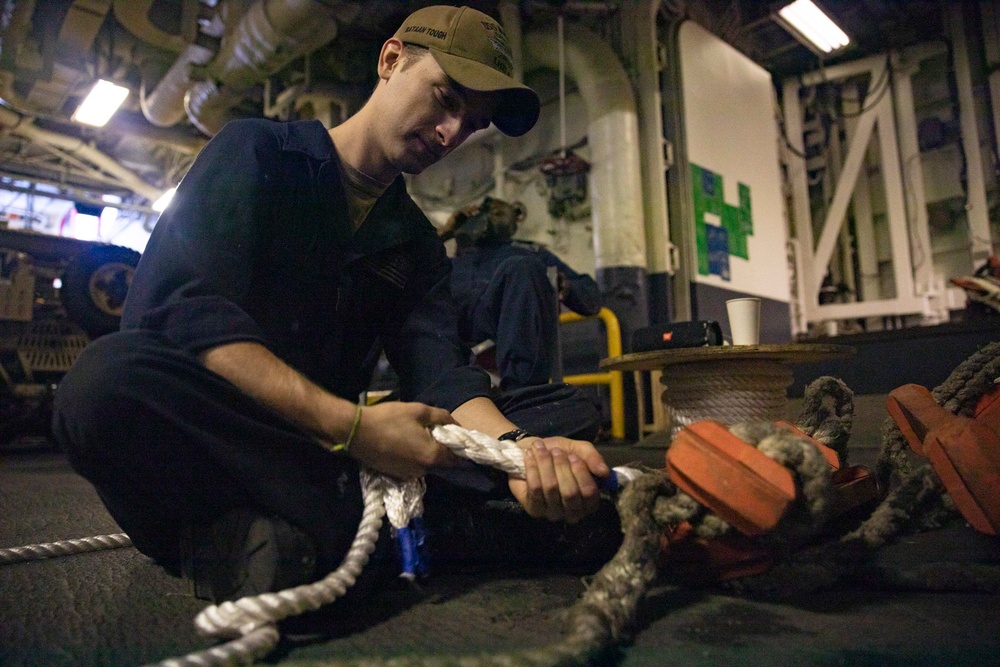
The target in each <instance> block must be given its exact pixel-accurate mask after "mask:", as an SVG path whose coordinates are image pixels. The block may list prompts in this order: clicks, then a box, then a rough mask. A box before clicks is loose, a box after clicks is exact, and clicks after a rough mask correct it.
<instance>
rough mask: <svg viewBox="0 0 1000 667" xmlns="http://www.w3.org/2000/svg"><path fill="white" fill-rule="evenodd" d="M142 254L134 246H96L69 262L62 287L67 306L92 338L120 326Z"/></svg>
mask: <svg viewBox="0 0 1000 667" xmlns="http://www.w3.org/2000/svg"><path fill="white" fill-rule="evenodd" d="M139 257H140V255H139V253H138V252H136V251H135V250H132V249H131V248H124V247H122V246H116V245H104V246H94V247H92V248H89V249H87V250H85V251H83V252H81V253H80V254H79V255H76V256H75V257H73V259H71V260H70V262H69V264H68V265H67V266H66V271H64V272H63V279H62V289H61V291H60V294H61V298H62V304H63V307H65V308H66V313H67V314H68V315H69V318H70V319H71V320H73V322H75V323H76V324H77V325H78V326H79V327H80V328H81V329H83V330H84V331H86V332H87V335H89V336H90V337H91V338H92V339H93V338H99V337H100V336H103V335H104V334H107V333H111V332H112V331H117V330H118V327H119V325H120V324H121V317H122V308H123V307H124V305H125V295H126V293H127V292H128V288H129V285H131V284H132V276H133V275H135V267H136V265H137V264H138V263H139Z"/></svg>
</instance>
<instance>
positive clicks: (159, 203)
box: [153, 187, 177, 212]
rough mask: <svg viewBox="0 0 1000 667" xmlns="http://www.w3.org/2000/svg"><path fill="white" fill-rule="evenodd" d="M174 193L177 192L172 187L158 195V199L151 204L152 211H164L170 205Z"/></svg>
mask: <svg viewBox="0 0 1000 667" xmlns="http://www.w3.org/2000/svg"><path fill="white" fill-rule="evenodd" d="M175 192H177V188H176V187H173V188H170V189H169V190H167V191H166V192H164V193H163V194H162V195H160V198H159V199H157V200H156V201H155V202H153V210H154V211H157V212H161V211H164V210H165V209H166V208H167V206H168V205H169V204H170V200H171V199H173V198H174V193H175Z"/></svg>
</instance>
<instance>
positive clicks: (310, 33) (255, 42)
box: [184, 0, 359, 135]
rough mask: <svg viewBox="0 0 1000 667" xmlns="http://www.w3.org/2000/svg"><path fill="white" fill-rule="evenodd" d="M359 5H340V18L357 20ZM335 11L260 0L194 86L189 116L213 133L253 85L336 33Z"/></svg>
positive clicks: (301, 2)
mask: <svg viewBox="0 0 1000 667" xmlns="http://www.w3.org/2000/svg"><path fill="white" fill-rule="evenodd" d="M358 11H359V8H358V7H356V6H354V7H349V6H341V12H340V18H341V19H342V20H345V19H353V17H354V16H356V15H357V12H358ZM337 26H338V20H337V16H336V13H335V11H334V10H332V9H330V8H329V7H328V6H327V5H326V4H324V3H321V2H316V1H313V0H260V1H259V2H257V3H256V4H254V5H253V6H251V7H250V8H249V9H248V10H247V12H246V13H245V14H244V15H243V17H242V18H241V19H240V20H239V21H238V22H237V24H236V26H235V27H234V28H233V29H232V30H231V31H228V32H227V33H226V35H225V36H224V37H223V39H222V45H221V46H220V47H219V52H218V53H217V54H216V57H215V58H214V59H213V60H212V61H211V62H210V63H209V64H208V66H207V67H206V74H207V77H208V78H207V80H205V81H202V82H200V83H197V84H195V85H194V86H192V87H191V88H190V89H189V90H188V91H187V95H186V97H185V100H184V105H185V108H186V110H187V114H188V118H189V119H190V120H191V122H192V123H193V124H194V125H195V127H197V128H198V129H199V130H201V131H202V132H204V133H205V134H208V135H214V134H215V133H217V132H218V131H219V130H220V129H222V126H223V125H225V123H226V122H227V121H228V120H229V118H230V113H229V111H230V109H231V108H232V107H233V106H234V105H235V104H236V103H238V102H239V101H240V99H242V98H243V96H244V95H245V94H246V92H247V91H248V90H249V89H250V88H252V87H253V86H255V85H257V84H259V83H261V82H262V81H263V80H264V79H265V78H267V77H268V76H270V75H271V74H274V73H275V72H277V71H278V70H280V69H281V68H282V67H284V66H285V65H287V64H288V63H289V62H291V61H292V60H294V59H296V58H298V57H300V56H302V55H304V54H306V53H309V52H311V51H313V50H315V49H317V48H319V47H320V46H322V45H324V44H326V43H327V42H329V41H330V40H332V39H333V38H334V37H336V36H337Z"/></svg>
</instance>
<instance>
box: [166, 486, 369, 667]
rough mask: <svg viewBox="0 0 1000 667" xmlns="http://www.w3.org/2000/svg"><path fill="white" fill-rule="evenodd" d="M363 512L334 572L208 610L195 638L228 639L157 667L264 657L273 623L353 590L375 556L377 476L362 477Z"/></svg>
mask: <svg viewBox="0 0 1000 667" xmlns="http://www.w3.org/2000/svg"><path fill="white" fill-rule="evenodd" d="M361 483H362V490H363V495H364V512H363V514H362V517H361V523H360V524H359V526H358V532H357V534H356V535H355V537H354V541H353V542H352V543H351V547H350V549H348V552H347V555H346V556H345V557H344V560H343V562H342V563H341V564H340V566H339V567H338V568H337V569H336V570H334V571H333V572H331V573H330V574H328V575H327V576H326V577H324V578H323V579H321V580H320V581H317V582H315V583H313V584H307V585H304V586H296V587H294V588H289V589H286V590H283V591H278V592H277V593H264V594H263V595H257V596H248V597H244V598H240V599H239V600H236V601H234V602H223V603H222V604H220V605H210V606H208V607H206V608H205V609H203V610H202V611H201V613H200V614H198V616H197V617H195V621H194V623H195V627H196V628H197V629H198V632H199V633H201V634H202V635H204V636H207V637H217V638H234V639H232V640H231V641H229V642H227V643H225V644H220V645H218V646H213V647H212V648H210V649H207V650H205V651H199V652H195V653H190V654H188V655H186V656H184V657H182V658H172V659H169V660H165V661H163V662H161V663H159V664H160V666H161V667H188V666H191V667H195V666H197V667H201V666H204V665H237V664H249V663H251V662H254V661H255V660H257V659H258V658H262V657H264V656H266V655H267V654H268V653H270V652H271V651H272V650H273V649H274V647H275V646H277V644H278V639H279V635H278V629H277V627H276V624H277V622H278V621H280V620H282V619H284V618H288V617H290V616H296V615H298V614H302V613H305V612H307V611H312V610H316V609H319V608H320V607H322V606H324V605H327V604H330V603H331V602H333V601H334V600H336V599H337V598H339V597H341V596H342V595H343V594H344V593H345V592H346V591H347V589H348V588H350V587H351V586H353V585H354V582H355V581H356V580H357V577H358V575H360V574H361V570H362V569H364V566H365V564H366V563H367V562H368V558H369V557H370V556H371V554H372V552H373V551H374V550H375V543H376V541H377V540H378V534H379V530H380V529H381V527H382V517H383V516H384V515H385V507H384V506H383V503H382V496H383V495H384V492H385V486H384V478H383V477H382V476H381V475H375V474H371V473H369V472H368V471H362V473H361Z"/></svg>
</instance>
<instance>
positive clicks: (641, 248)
mask: <svg viewBox="0 0 1000 667" xmlns="http://www.w3.org/2000/svg"><path fill="white" fill-rule="evenodd" d="M524 43H525V47H526V50H527V52H528V54H530V55H531V57H532V59H533V60H534V61H535V62H536V63H538V64H540V65H544V66H545V67H549V68H551V69H555V70H558V69H559V36H558V34H557V32H556V31H555V30H549V31H546V32H540V31H531V32H528V33H527V35H526V36H525V40H524ZM564 51H565V60H566V71H567V74H568V76H569V77H570V78H572V79H573V80H574V81H575V82H576V84H577V87H578V88H579V90H580V94H581V96H582V97H583V103H584V107H585V108H586V110H587V143H588V145H589V146H590V151H591V154H590V162H591V163H592V166H591V169H590V174H589V179H588V187H589V189H590V197H591V208H592V211H593V212H592V219H593V223H594V255H595V263H596V267H597V268H598V269H602V268H607V267H642V268H645V266H646V232H645V227H644V225H643V209H642V174H641V169H640V160H639V121H638V115H637V113H636V107H635V96H634V93H633V92H632V86H631V84H630V83H629V80H628V76H627V75H626V73H625V69H624V68H623V67H622V65H621V62H620V61H619V59H618V56H617V54H615V52H614V51H613V50H612V49H611V47H610V46H608V44H607V43H606V42H605V41H604V40H602V39H601V38H600V37H599V36H597V35H596V34H594V33H593V32H591V31H589V30H587V29H585V28H582V27H580V26H574V25H567V26H566V29H565V45H564Z"/></svg>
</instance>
